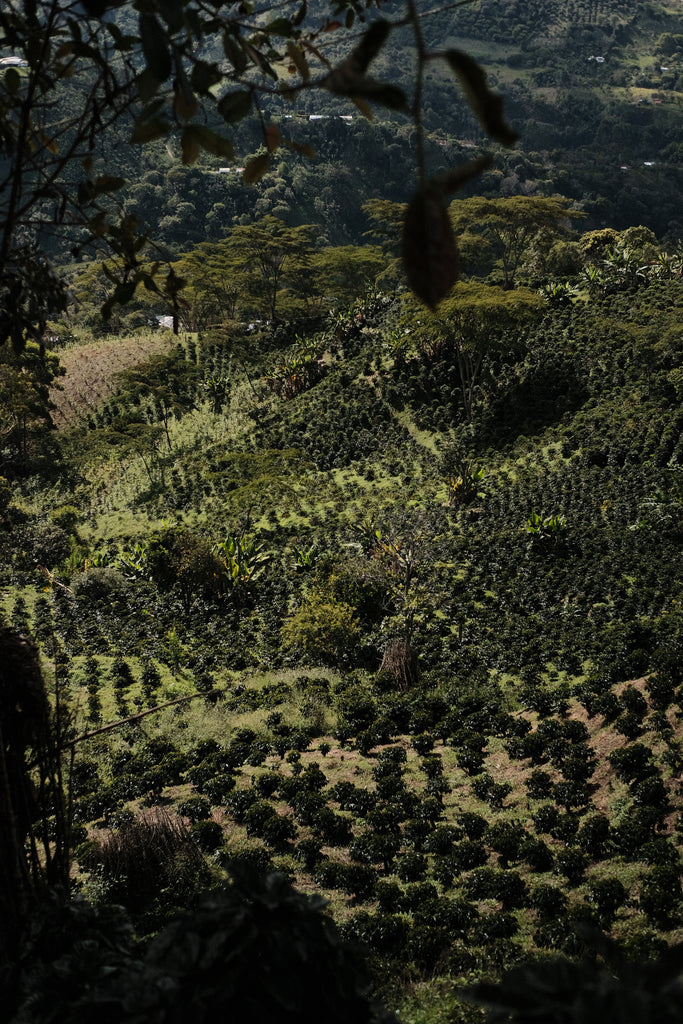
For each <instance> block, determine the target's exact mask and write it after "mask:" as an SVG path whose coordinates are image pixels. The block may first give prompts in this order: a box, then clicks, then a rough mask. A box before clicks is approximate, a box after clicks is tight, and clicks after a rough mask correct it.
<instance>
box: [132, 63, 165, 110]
mask: <svg viewBox="0 0 683 1024" xmlns="http://www.w3.org/2000/svg"><path fill="white" fill-rule="evenodd" d="M159 84H160V83H159V80H158V79H157V77H156V76H155V75H154V73H153V72H152V71H151V70H150V68H143V70H142V71H141V72H140V74H139V75H138V76H137V78H136V79H135V85H136V87H137V90H138V96H139V97H140V99H141V100H142V102H143V103H147V102H148V100H151V99H152V97H153V96H154V95H155V93H156V92H158V90H159Z"/></svg>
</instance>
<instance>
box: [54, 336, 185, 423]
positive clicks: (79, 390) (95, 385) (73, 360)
mask: <svg viewBox="0 0 683 1024" xmlns="http://www.w3.org/2000/svg"><path fill="white" fill-rule="evenodd" d="M176 343H177V339H176V338H175V336H174V335H169V333H168V332H167V331H155V332H154V333H150V334H135V335H131V336H129V337H124V338H116V337H106V338H102V339H100V340H91V341H86V342H84V343H82V344H75V345H71V346H69V347H68V348H64V349H60V350H58V355H59V361H60V363H61V365H62V366H63V368H64V370H65V374H64V376H63V377H60V378H59V389H58V390H57V389H54V390H53V391H52V392H51V394H50V397H51V399H52V401H53V402H54V404H55V411H54V413H53V419H54V422H55V425H56V426H57V428H58V429H64V428H66V427H72V426H75V425H76V424H77V423H79V422H80V421H81V420H82V419H83V418H84V416H86V415H87V414H88V412H91V411H93V410H94V409H96V408H97V406H98V405H100V404H101V403H102V402H103V401H104V400H105V399H106V398H108V397H109V395H111V394H112V393H113V392H114V391H115V390H116V374H117V373H120V372H121V371H122V370H127V369H129V368H130V367H131V366H136V365H137V364H138V363H141V362H143V361H144V360H146V359H148V358H149V357H150V356H152V355H156V354H157V353H160V352H167V351H168V350H169V349H170V348H172V347H173V345H174V344H176Z"/></svg>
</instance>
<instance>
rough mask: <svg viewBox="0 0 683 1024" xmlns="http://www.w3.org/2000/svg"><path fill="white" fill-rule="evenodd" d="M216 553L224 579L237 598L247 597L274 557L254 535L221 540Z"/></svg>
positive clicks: (229, 537) (234, 536)
mask: <svg viewBox="0 0 683 1024" xmlns="http://www.w3.org/2000/svg"><path fill="white" fill-rule="evenodd" d="M216 554H217V555H218V557H219V559H220V561H221V563H222V565H223V580H224V582H225V584H226V585H227V587H228V589H229V591H231V592H232V593H233V594H234V596H235V597H236V598H237V599H242V598H243V597H246V595H247V594H248V593H249V592H250V590H251V588H252V587H253V585H254V584H255V583H256V581H257V580H258V579H259V578H260V577H261V576H262V575H263V573H264V572H265V569H266V566H267V565H268V563H269V562H270V560H271V558H272V555H271V554H270V553H269V552H266V551H264V550H263V544H261V543H260V542H259V541H256V540H254V538H253V537H245V536H241V537H238V536H236V535H233V536H228V537H226V538H225V540H222V541H219V543H218V544H217V545H216Z"/></svg>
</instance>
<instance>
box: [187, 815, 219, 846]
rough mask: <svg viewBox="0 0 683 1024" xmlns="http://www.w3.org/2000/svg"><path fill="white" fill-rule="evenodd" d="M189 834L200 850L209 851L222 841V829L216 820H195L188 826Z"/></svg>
mask: <svg viewBox="0 0 683 1024" xmlns="http://www.w3.org/2000/svg"><path fill="white" fill-rule="evenodd" d="M190 835H191V836H192V838H193V839H194V841H195V843H196V844H197V846H198V847H199V849H200V850H204V852H205V853H211V852H212V851H213V850H217V849H218V847H219V846H220V845H221V843H222V842H223V829H222V828H221V826H220V825H219V824H218V822H217V821H197V822H195V824H194V825H192V827H191V828H190Z"/></svg>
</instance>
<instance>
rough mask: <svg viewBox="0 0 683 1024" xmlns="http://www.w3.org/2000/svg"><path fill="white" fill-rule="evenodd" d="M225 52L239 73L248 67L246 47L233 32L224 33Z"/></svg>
mask: <svg viewBox="0 0 683 1024" xmlns="http://www.w3.org/2000/svg"><path fill="white" fill-rule="evenodd" d="M223 52H224V54H225V56H226V57H227V58H228V60H229V61H230V63H231V64H232V66H233V68H234V69H235V71H236V72H237V74H238V75H241V74H243V73H244V72H245V71H246V69H247V63H248V61H247V55H246V53H245V52H244V48H243V47H242V46H241V45H239V44H238V43H237V41H236V40H235V38H234V36H233V35H232V33H231V32H224V33H223Z"/></svg>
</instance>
